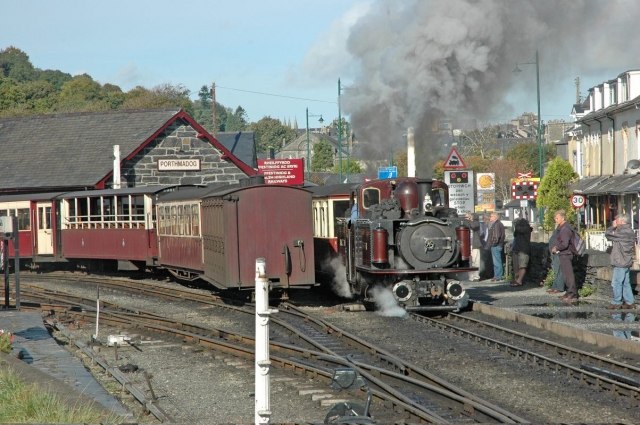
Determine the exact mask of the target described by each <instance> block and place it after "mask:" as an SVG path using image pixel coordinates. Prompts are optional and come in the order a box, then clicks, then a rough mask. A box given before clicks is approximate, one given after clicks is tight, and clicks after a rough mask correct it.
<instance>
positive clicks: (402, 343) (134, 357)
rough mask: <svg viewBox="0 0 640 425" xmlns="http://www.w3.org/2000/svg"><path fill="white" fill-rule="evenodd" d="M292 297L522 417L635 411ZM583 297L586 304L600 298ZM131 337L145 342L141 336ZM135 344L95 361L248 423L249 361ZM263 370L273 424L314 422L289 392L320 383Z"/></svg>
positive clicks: (113, 296) (537, 293) (213, 318)
mask: <svg viewBox="0 0 640 425" xmlns="http://www.w3.org/2000/svg"><path fill="white" fill-rule="evenodd" d="M162 284H163V283H159V285H162ZM45 285H46V286H47V287H49V288H53V287H55V288H56V289H59V290H62V291H67V292H73V293H75V294H78V295H85V296H95V293H96V290H95V286H91V285H87V286H85V287H84V289H80V288H78V287H77V286H76V285H64V284H61V285H53V284H51V283H50V282H47V283H46V284H45ZM169 285H171V284H169ZM474 288H475V289H474ZM469 291H470V292H474V293H475V294H476V296H479V295H483V296H485V297H487V299H490V300H491V303H492V304H496V305H498V304H501V303H503V304H505V305H504V307H505V308H513V309H518V308H529V309H534V310H535V311H542V310H544V311H548V310H549V309H551V310H552V311H564V310H563V309H565V308H566V307H564V306H563V305H560V306H556V305H555V304H554V303H555V301H552V300H551V297H550V296H549V295H548V294H546V292H545V291H544V289H543V288H540V287H537V286H536V287H533V286H531V285H529V286H527V285H525V286H523V287H520V288H517V290H514V289H513V288H508V285H506V286H505V285H504V284H487V283H478V284H476V285H471V287H470V289H469ZM101 298H102V299H104V300H109V301H113V302H116V303H119V304H121V305H123V306H124V305H129V306H130V307H135V308H139V309H143V310H150V311H158V312H163V313H166V312H167V311H168V310H169V308H170V309H171V312H172V315H173V316H174V317H175V318H184V320H186V321H193V322H197V323H202V324H205V325H207V326H216V327H219V328H223V329H228V330H234V331H238V332H242V333H246V334H249V335H251V334H253V324H252V322H251V321H249V322H247V321H246V320H240V321H239V320H238V319H237V318H236V317H234V316H233V315H232V314H229V313H224V312H220V311H219V310H217V309H209V308H206V309H205V308H194V305H193V304H191V303H183V302H172V303H167V302H166V301H154V300H151V299H149V298H147V297H143V296H131V295H130V294H126V295H124V294H123V293H119V292H117V291H111V290H106V289H101ZM292 298H294V300H296V301H297V303H298V304H303V305H307V306H308V307H306V309H307V310H308V311H309V312H311V313H314V314H316V315H318V316H320V317H323V318H325V319H326V320H329V321H331V322H332V323H335V324H336V325H337V326H339V327H342V328H343V329H345V330H347V331H349V332H352V333H354V334H357V335H358V336H360V337H361V338H364V339H366V340H369V341H371V342H373V343H375V344H378V345H380V346H382V347H383V348H385V349H387V350H388V351H390V352H392V353H395V354H396V355H398V356H400V357H403V358H405V359H407V360H408V361H410V362H413V363H415V364H416V365H418V366H420V367H422V368H424V369H426V370H428V371H430V372H432V373H434V374H437V375H440V376H441V377H443V378H444V379H447V380H449V381H451V382H453V383H455V384H456V385H458V386H460V387H462V388H464V389H466V390H467V391H469V392H472V393H475V394H478V395H479V396H480V397H482V398H484V399H486V400H488V401H490V402H493V403H495V404H497V405H499V406H501V407H503V408H505V409H507V410H512V411H514V412H515V413H517V414H519V415H520V416H522V417H524V418H527V419H529V420H531V421H532V422H564V423H574V422H583V423H584V422H598V423H602V422H609V423H610V422H617V423H633V422H637V418H639V417H640V410H639V409H638V408H637V407H630V406H626V405H624V404H621V403H619V402H617V401H615V400H613V399H612V398H610V397H608V396H607V395H604V394H601V393H597V392H594V391H592V390H590V389H588V388H587V387H585V386H582V385H579V384H577V383H574V382H569V381H567V380H566V379H564V377H562V376H558V375H557V374H555V373H552V372H550V371H547V370H543V369H541V368H537V367H529V366H528V365H525V364H523V363H522V362H520V361H518V360H515V359H513V358H512V357H511V356H508V355H503V354H501V353H499V352H497V351H493V350H492V349H489V348H486V347H482V346H480V345H476V344H474V343H471V342H468V341H464V340H460V339H457V338H455V337H452V336H450V335H449V334H446V333H442V332H440V331H437V330H433V329H430V328H427V327H426V326H424V325H421V324H419V323H415V322H413V321H408V320H403V319H400V318H390V317H381V316H378V315H376V314H374V313H369V312H359V313H349V312H342V311H339V310H338V309H337V308H335V305H336V303H338V302H339V301H336V300H334V299H332V298H331V297H327V296H326V295H324V294H323V293H322V292H321V291H300V294H293V295H292ZM556 299H557V298H556ZM592 301H594V303H596V304H597V303H600V302H602V303H604V301H599V300H592ZM545 302H546V303H547V304H551V305H545V306H540V307H531V306H529V307H527V306H526V305H527V304H536V305H538V304H543V305H544V304H545ZM583 307H584V306H583ZM569 308H574V309H575V307H569ZM581 308H582V307H581ZM588 308H590V307H588ZM593 308H595V309H598V308H601V307H598V306H595V307H593ZM529 314H531V313H529ZM570 321H571V320H570ZM600 321H602V319H600ZM571 322H576V320H573V321H571ZM507 325H508V324H507ZM92 331H93V329H89V328H87V329H75V330H74V332H76V333H79V338H81V339H82V338H84V340H88V339H89V337H90V335H91V333H92ZM531 332H532V333H533V332H538V331H535V330H531ZM110 333H120V330H118V329H107V328H103V329H102V330H101V337H102V338H104V339H105V340H106V336H107V335H108V334H110ZM131 336H132V337H133V338H140V337H142V338H144V339H146V337H145V336H138V335H131ZM138 347H139V349H140V350H137V349H135V348H124V347H123V348H120V349H119V357H120V358H119V360H118V361H117V362H116V361H115V359H114V358H113V357H112V356H110V355H109V354H107V353H108V352H109V351H105V352H104V354H105V358H107V360H108V361H109V362H110V363H111V364H114V365H125V364H128V363H131V364H134V365H137V366H138V367H139V368H140V369H139V370H138V372H136V373H134V374H132V375H133V377H134V379H135V380H136V381H137V382H138V384H137V385H138V386H139V387H140V388H146V384H145V383H144V377H143V374H142V371H147V372H148V373H150V374H151V375H153V378H152V387H153V389H154V391H155V393H156V395H157V396H158V398H159V401H160V402H161V406H162V408H163V409H165V410H166V411H167V413H169V414H170V415H172V416H173V417H174V418H176V420H177V422H180V423H238V422H244V423H250V422H253V403H254V399H253V397H252V395H251V394H252V392H253V379H254V378H253V365H252V363H250V362H249V363H245V364H237V365H231V364H229V363H230V362H229V361H228V360H229V359H225V357H224V356H216V355H212V354H211V353H209V352H207V351H205V350H199V349H193V348H184V347H183V345H182V344H181V343H179V342H175V343H173V342H171V341H158V340H157V338H155V339H151V340H148V341H147V342H145V343H143V344H140V345H138ZM225 360H227V361H225ZM272 376H273V378H274V379H273V380H272V383H271V405H272V411H273V412H274V416H273V417H272V422H273V423H282V422H322V420H323V418H324V415H325V414H326V412H327V411H328V408H326V407H320V406H319V404H318V402H315V401H311V396H299V395H298V390H299V389H300V388H301V387H303V386H305V385H310V386H312V387H314V388H320V387H322V386H323V385H324V384H315V383H314V382H312V381H310V380H306V379H304V378H299V379H296V380H294V381H285V380H278V379H279V378H281V377H285V376H287V377H290V375H288V374H287V375H284V374H283V373H282V372H280V371H278V370H274V372H273V375H272ZM325 388H326V387H325ZM139 420H140V422H143V421H147V422H153V419H152V418H150V417H142V416H141V417H140V419H139Z"/></svg>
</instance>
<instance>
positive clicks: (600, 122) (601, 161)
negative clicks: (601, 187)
mask: <svg viewBox="0 0 640 425" xmlns="http://www.w3.org/2000/svg"><path fill="white" fill-rule="evenodd" d="M594 120H596V121H598V123H599V124H600V175H602V163H603V159H602V121H600V120H599V119H598V118H594Z"/></svg>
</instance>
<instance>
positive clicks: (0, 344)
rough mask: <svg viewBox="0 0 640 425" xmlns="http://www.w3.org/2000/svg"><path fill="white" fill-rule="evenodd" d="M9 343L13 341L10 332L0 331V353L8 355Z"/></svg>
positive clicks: (9, 350)
mask: <svg viewBox="0 0 640 425" xmlns="http://www.w3.org/2000/svg"><path fill="white" fill-rule="evenodd" d="M11 341H13V335H12V334H11V332H6V331H5V330H4V329H0V352H2V353H6V354H9V353H10V352H11Z"/></svg>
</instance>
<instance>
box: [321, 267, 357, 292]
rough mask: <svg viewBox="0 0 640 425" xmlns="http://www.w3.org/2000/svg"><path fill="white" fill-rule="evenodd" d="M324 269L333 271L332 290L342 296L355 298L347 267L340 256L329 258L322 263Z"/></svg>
mask: <svg viewBox="0 0 640 425" xmlns="http://www.w3.org/2000/svg"><path fill="white" fill-rule="evenodd" d="M321 267H322V269H323V270H331V271H332V273H333V276H334V277H333V281H332V282H331V290H332V291H333V292H334V293H335V294H336V295H338V296H340V297H342V298H353V294H352V293H351V287H350V286H349V282H347V269H346V268H345V266H344V264H342V262H341V261H340V259H339V258H334V259H332V260H327V261H324V262H323V263H322V266H321Z"/></svg>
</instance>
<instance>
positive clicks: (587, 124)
mask: <svg viewBox="0 0 640 425" xmlns="http://www.w3.org/2000/svg"><path fill="white" fill-rule="evenodd" d="M584 125H586V126H587V127H589V138H591V126H590V125H589V124H587V123H586V122H584ZM582 148H583V149H584V146H583V147H582ZM583 165H584V164H583Z"/></svg>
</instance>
